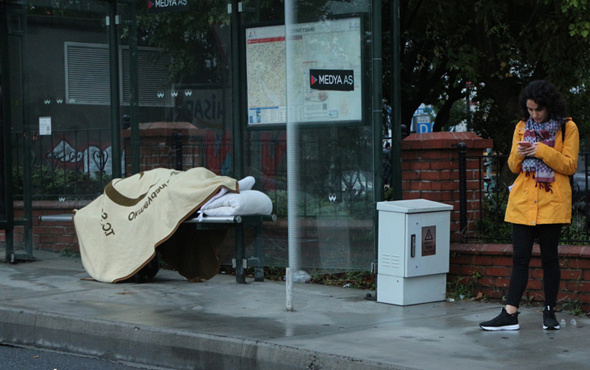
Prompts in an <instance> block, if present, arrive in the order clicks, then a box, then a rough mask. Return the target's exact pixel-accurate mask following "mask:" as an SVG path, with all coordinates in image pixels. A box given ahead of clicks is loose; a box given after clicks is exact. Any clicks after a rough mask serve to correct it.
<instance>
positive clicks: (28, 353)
mask: <svg viewBox="0 0 590 370" xmlns="http://www.w3.org/2000/svg"><path fill="white" fill-rule="evenodd" d="M0 364H2V365H0V368H2V369H6V370H22V369H27V370H81V369H84V370H137V369H152V370H157V369H158V370H161V369H162V368H156V367H145V366H133V365H132V364H122V363H116V362H112V361H108V360H104V359H100V358H92V357H84V356H77V355H72V354H69V353H63V352H55V351H45V350H40V349H36V348H23V347H13V346H6V345H0Z"/></svg>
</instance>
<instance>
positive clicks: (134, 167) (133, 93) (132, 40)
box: [129, 1, 140, 174]
mask: <svg viewBox="0 0 590 370" xmlns="http://www.w3.org/2000/svg"><path fill="white" fill-rule="evenodd" d="M129 17H130V18H131V19H130V24H129V116H130V118H131V120H130V124H131V171H132V174H136V173H139V170H140V168H139V71H138V62H137V59H138V55H137V2H136V1H131V2H130V3H129Z"/></svg>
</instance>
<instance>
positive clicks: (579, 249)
mask: <svg viewBox="0 0 590 370" xmlns="http://www.w3.org/2000/svg"><path fill="white" fill-rule="evenodd" d="M559 256H560V266H561V285H560V289H559V295H558V297H557V299H558V304H560V305H562V306H564V307H566V308H568V309H572V308H574V307H579V308H581V309H582V310H583V311H584V312H590V246H569V245H564V246H560V247H559ZM511 271H512V245H504V244H456V243H453V244H451V266H450V271H449V275H448V280H449V281H457V280H459V281H461V282H462V283H463V285H464V286H465V287H468V288H469V289H470V290H471V294H472V295H473V296H477V295H478V294H483V295H484V296H485V297H488V298H494V299H502V298H504V297H506V294H507V291H508V285H509V282H510V273H511ZM543 300H544V294H543V269H542V267H541V257H540V252H539V247H538V246H535V247H534V248H533V257H532V259H531V263H530V271H529V283H528V286H527V289H526V291H525V293H524V295H523V303H526V302H527V301H530V302H535V303H543Z"/></svg>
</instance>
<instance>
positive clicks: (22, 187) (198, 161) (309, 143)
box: [13, 129, 373, 218]
mask: <svg viewBox="0 0 590 370" xmlns="http://www.w3.org/2000/svg"><path fill="white" fill-rule="evenodd" d="M13 143H14V145H13V148H14V163H15V165H14V169H13V173H14V176H13V179H14V189H13V194H14V198H15V200H23V199H24V194H25V193H26V194H31V199H32V200H33V201H39V200H49V201H66V200H68V201H70V200H92V199H94V198H96V197H97V196H98V195H100V194H101V193H102V191H103V189H104V186H105V185H106V184H107V183H108V182H109V181H110V180H111V179H112V155H111V136H110V131H109V130H108V129H83V130H59V131H56V130H54V131H53V132H52V134H51V135H46V136H41V135H37V134H35V135H33V136H30V135H28V134H25V133H23V132H16V133H14V134H13ZM369 146H370V144H369V142H368V141H367V140H363V139H362V138H360V139H358V140H356V141H354V142H352V143H349V145H344V146H343V147H342V148H338V149H334V151H335V152H334V153H332V155H331V158H333V160H331V161H326V158H325V153H323V152H322V151H321V150H320V149H318V148H322V144H321V143H320V142H315V141H313V140H306V142H305V143H304V144H302V147H301V155H302V158H305V160H304V161H302V165H301V184H302V186H301V191H302V196H301V201H300V210H301V215H302V217H315V216H324V215H329V216H332V217H334V216H335V217H339V216H342V217H349V216H351V215H352V216H354V217H355V218H371V217H372V211H373V199H372V197H373V195H372V194H373V191H372V190H373V189H372V187H373V180H372V173H371V171H368V169H367V168H365V167H367V166H366V165H363V163H357V162H354V161H353V160H351V159H350V158H349V157H350V156H353V157H354V155H355V153H367V152H370V147H369ZM25 151H27V152H28V153H30V158H31V161H30V163H31V166H30V167H29V166H25V155H24V153H25ZM232 151H233V148H232V142H231V133H228V132H223V131H219V130H216V131H215V130H211V131H205V132H199V135H191V134H189V135H184V134H183V133H181V132H180V130H176V131H174V130H172V131H167V132H166V133H165V134H163V135H159V136H157V135H154V136H146V137H142V140H141V143H140V155H139V168H140V171H145V170H149V169H153V168H158V167H164V168H174V169H178V170H187V169H189V168H193V167H205V168H208V169H210V170H211V171H213V172H214V173H217V174H220V175H228V176H232V161H233V158H234V156H233V153H232ZM245 152H246V153H247V154H248V155H247V156H246V163H247V168H248V169H249V170H247V171H248V172H247V173H246V174H247V175H253V176H254V177H255V178H256V181H257V188H258V189H260V190H262V191H264V192H266V193H267V194H268V195H269V196H270V197H271V199H272V200H273V203H274V205H275V212H276V213H277V215H278V216H279V217H281V216H282V217H286V214H287V192H286V189H287V186H286V184H287V171H286V137H285V135H284V134H282V133H280V134H278V135H272V134H268V133H258V134H256V136H254V137H251V138H249V139H248V140H247V141H246V150H245ZM122 153H123V159H122V163H121V168H123V169H124V171H126V172H127V173H130V172H131V167H130V164H131V157H130V155H131V149H130V140H124V143H123V148H122ZM342 153H346V154H342ZM347 156H348V157H347ZM28 187H30V188H28ZM27 189H28V191H26V190H27Z"/></svg>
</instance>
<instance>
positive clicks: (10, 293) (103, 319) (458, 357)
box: [0, 249, 590, 370]
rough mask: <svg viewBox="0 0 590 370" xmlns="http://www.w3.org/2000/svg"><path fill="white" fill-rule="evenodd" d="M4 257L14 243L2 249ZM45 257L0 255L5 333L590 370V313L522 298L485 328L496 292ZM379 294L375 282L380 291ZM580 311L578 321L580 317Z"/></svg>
mask: <svg viewBox="0 0 590 370" xmlns="http://www.w3.org/2000/svg"><path fill="white" fill-rule="evenodd" d="M0 253H1V256H0V257H1V258H3V257H4V250H2V249H0ZM34 255H35V257H36V258H37V261H34V262H27V263H19V264H8V263H2V264H0V291H1V296H2V299H1V301H0V302H1V303H0V343H2V344H13V345H23V346H36V347H42V348H47V349H54V350H60V351H66V352H73V353H78V354H85V355H91V356H95V357H101V358H105V359H110V360H113V361H121V362H129V363H134V364H139V366H145V367H150V368H153V367H159V368H171V369H277V368H279V367H280V368H281V370H289V369H338V370H349V369H350V370H353V369H354V370H357V369H359V370H361V369H362V370H370V369H470V370H471V369H500V368H511V367H518V368H521V369H523V368H524V369H556V368H562V369H582V368H588V364H589V363H590V351H589V350H588V348H589V347H588V343H589V339H588V338H589V337H590V319H589V318H588V317H586V316H584V317H574V316H572V315H570V314H569V313H565V312H562V313H558V315H557V318H558V320H561V319H562V318H563V319H565V320H566V322H567V325H566V326H565V327H564V328H562V329H561V330H559V331H544V330H542V328H541V324H542V312H541V309H539V308H522V309H521V315H520V317H519V319H520V325H521V329H520V331H515V332H486V331H482V330H481V329H480V328H479V327H478V323H479V322H480V321H484V320H488V319H490V318H492V317H494V316H496V315H497V314H498V313H499V312H500V307H501V306H500V305H499V304H497V303H477V302H471V301H460V302H452V303H451V302H436V303H426V304H419V305H414V306H404V307H402V306H395V305H389V304H384V303H378V302H375V301H370V300H366V299H365V295H366V293H367V292H366V291H362V290H356V289H346V288H340V287H330V286H323V285H314V284H295V288H294V296H293V299H294V303H293V305H294V308H295V311H294V312H288V311H286V309H285V301H286V299H285V296H286V293H285V291H286V290H285V284H284V283H282V282H271V281H265V282H253V281H252V280H251V279H249V282H248V284H245V285H244V284H237V283H235V277H234V276H231V275H230V276H228V275H223V274H220V275H217V276H215V277H214V278H213V279H211V280H209V281H207V282H204V283H189V282H187V281H186V280H185V279H184V278H183V277H182V276H180V275H178V274H177V273H176V272H174V271H166V270H161V271H160V272H159V273H158V275H157V276H156V277H155V278H154V279H153V280H151V281H150V282H147V283H141V284H139V283H125V284H106V283H99V282H94V281H87V280H82V279H83V278H87V277H88V275H87V274H86V272H85V271H84V268H83V267H82V263H81V261H80V259H79V258H76V257H65V256H60V255H59V254H56V253H52V252H46V251H35V252H34ZM372 293H373V295H374V292H372ZM572 319H575V320H576V321H577V325H572V323H571V320H572Z"/></svg>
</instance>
